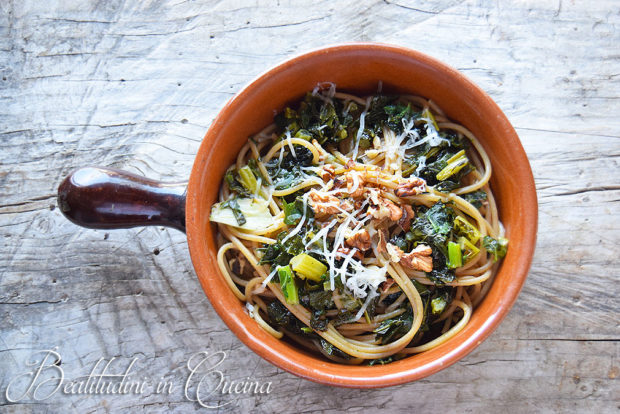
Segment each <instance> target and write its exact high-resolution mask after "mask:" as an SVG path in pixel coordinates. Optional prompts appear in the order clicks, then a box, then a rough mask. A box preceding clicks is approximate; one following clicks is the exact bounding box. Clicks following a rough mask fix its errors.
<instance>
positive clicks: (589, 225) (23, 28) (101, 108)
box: [0, 0, 620, 413]
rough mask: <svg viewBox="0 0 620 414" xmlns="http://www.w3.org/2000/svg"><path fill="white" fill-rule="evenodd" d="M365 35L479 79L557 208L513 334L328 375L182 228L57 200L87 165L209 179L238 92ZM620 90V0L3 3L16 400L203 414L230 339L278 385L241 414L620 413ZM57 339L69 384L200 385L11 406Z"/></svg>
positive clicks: (3, 307) (2, 258) (544, 226)
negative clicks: (307, 361) (205, 148)
mask: <svg viewBox="0 0 620 414" xmlns="http://www.w3.org/2000/svg"><path fill="white" fill-rule="evenodd" d="M343 41H381V42H389V43H395V44H400V45H404V46H407V47H411V48H414V49H418V50H420V51H423V52H425V53H428V54H431V55H433V56H435V57H437V58H439V59H441V60H443V61H444V62H446V63H448V64H449V65H452V66H454V67H456V68H458V69H459V70H461V71H462V72H463V73H465V74H466V75H467V76H469V77H470V78H471V79H472V80H473V81H474V82H476V83H477V84H479V85H480V86H481V87H482V88H483V89H484V90H486V91H487V92H488V93H489V94H490V95H491V96H492V98H493V99H494V100H495V101H496V102H497V103H498V104H499V105H500V107H501V108H502V109H503V110H504V111H505V113H506V114H507V115H508V117H509V119H510V120H511V122H512V123H513V125H514V126H515V127H516V129H517V132H518V133H519V135H520V137H521V140H522V142H523V145H524V147H525V149H526V152H527V154H528V156H529V158H530V160H531V164H532V168H533V171H534V175H535V179H536V183H537V189H538V196H539V202H540V223H539V236H538V242H537V250H536V256H535V260H534V264H533V266H532V271H531V273H530V276H529V278H528V281H527V283H526V285H525V287H524V289H523V292H522V294H521V296H520V298H519V300H518V302H517V304H516V305H515V308H514V309H513V311H512V312H511V313H510V315H509V316H508V317H507V319H506V320H505V321H504V322H503V324H502V325H501V326H500V327H499V329H498V330H497V331H496V332H495V333H494V334H493V335H492V336H491V337H490V338H489V339H488V340H487V341H486V342H485V343H483V344H482V345H481V346H480V347H479V348H477V349H476V351H474V352H473V353H472V354H471V355H469V356H468V357H466V358H465V359H463V360H462V361H460V362H459V363H457V364H455V365H454V366H452V367H450V368H448V369H445V370H443V371H442V372H440V373H438V374H436V375H433V376H431V377H429V378H427V379H425V380H422V381H418V382H415V383H412V384H407V385H404V386H399V387H393V388H388V389H381V390H370V391H369V390H365V391H361V390H343V389H335V388H329V387H325V386H321V385H317V384H314V383H310V382H307V381H305V380H302V379H299V378H297V377H294V376H292V375H290V374H288V373H285V372H282V371H280V370H278V369H276V368H275V367H273V366H272V365H270V364H269V363H267V362H265V361H263V360H261V359H260V358H258V357H257V356H256V355H254V354H252V353H250V352H249V351H248V349H247V348H245V346H244V345H242V344H241V343H240V342H239V340H237V339H236V337H234V336H233V335H232V334H231V333H230V332H229V331H228V329H227V328H226V326H225V325H224V324H223V323H222V322H221V321H220V320H219V318H218V316H217V315H216V314H215V312H214V311H213V310H212V308H211V306H210V305H209V302H208V301H207V299H206V298H205V296H204V294H203V293H202V290H201V289H200V286H199V283H198V281H197V280H196V278H195V275H194V272H193V269H192V265H191V261H190V258H189V254H188V251H187V246H186V241H185V236H184V235H183V234H181V233H180V232H177V231H175V230H168V229H164V228H156V227H152V228H144V229H132V230H117V231H95V230H86V229H81V228H77V227H76V226H74V225H73V224H71V223H69V222H68V221H67V220H65V219H64V218H63V217H62V216H61V214H60V212H59V211H58V209H57V208H55V203H56V201H55V193H56V188H57V186H58V184H59V183H60V181H61V179H62V178H63V177H64V176H65V175H66V174H68V173H69V172H70V171H71V170H72V169H74V168H76V167H79V166H84V165H92V164H95V165H103V166H108V167H115V168H123V169H127V170H129V171H131V172H134V173H139V174H143V175H146V176H148V177H151V178H155V179H165V180H182V179H185V178H187V176H188V173H189V170H190V168H191V165H192V161H193V158H194V154H195V152H196V150H197V148H198V146H199V144H200V141H201V138H202V137H203V135H204V133H205V132H206V129H207V127H208V126H209V123H210V122H211V120H212V119H213V117H214V116H215V115H216V114H217V112H218V110H219V108H221V107H222V105H223V104H224V103H225V101H226V100H227V99H229V98H230V97H231V96H232V95H233V94H234V93H235V92H236V91H238V90H239V89H240V88H241V87H242V86H243V85H244V84H246V83H247V82H249V81H250V80H251V79H252V78H254V77H255V76H256V75H257V74H259V73H261V72H262V71H264V70H266V69H267V68H269V67H270V66H273V65H274V64H276V63H278V62H280V61H282V60H283V59H285V58H287V57H289V56H291V55H293V54H295V53H299V52H302V51H305V50H307V49H309V48H314V47H318V46H322V45H325V44H329V43H334V42H343ZM619 97H620V9H619V8H618V3H617V2H614V1H611V0H601V1H597V2H576V1H568V0H560V1H558V2H535V1H529V0H519V1H517V0H514V1H511V2H492V1H485V0H481V1H452V0H439V1H421V2H409V1H405V0H394V1H391V0H390V1H387V0H385V1H374V0H373V1H371V0H357V1H313V2H311V1H284V0H281V1H278V2H272V1H262V0H261V1H239V0H232V1H207V2H194V1H191V2H188V1H178V0H175V1H158V2H155V1H134V0H126V1H120V0H119V1H108V2H95V1H76V0H72V1H64V2H58V3H56V2H40V1H10V0H5V1H0V188H1V189H2V195H1V196H0V391H2V395H1V396H0V411H2V412H10V413H18V412H20V413H21V412H44V411H49V412H80V413H86V412H132V413H136V412H193V411H199V410H202V408H201V407H200V406H199V405H198V404H196V403H193V402H190V401H188V400H187V399H186V398H185V397H184V395H183V392H182V390H181V385H182V384H183V383H184V381H185V379H186V377H187V369H186V366H185V364H186V362H187V358H188V357H189V356H190V355H192V354H193V353H195V352H199V351H203V350H207V351H211V352H215V351H219V350H224V351H226V352H227V353H228V359H227V361H226V362H225V364H224V366H223V370H224V371H225V373H226V375H227V377H229V378H231V379H244V378H247V377H252V378H255V379H258V380H261V381H272V382H273V384H274V386H275V389H276V391H274V392H272V393H271V394H270V395H259V396H245V397H244V398H241V399H239V400H238V401H237V402H236V403H235V404H230V405H228V406H226V407H224V408H222V409H220V410H219V411H222V412H228V411H230V412H248V411H251V412H280V413H285V412H326V413H330V412H334V413H335V412H345V411H346V412H367V411H369V410H371V409H374V408H379V409H381V410H383V411H385V412H412V411H415V412H437V411H438V410H441V411H442V412H517V413H519V412H523V413H529V412H600V413H606V412H618V410H620V386H619V383H618V379H617V377H618V375H619V374H620V372H619V371H620V322H619V315H620V304H619V302H618V297H619V296H620V288H619V287H618V286H619V285H618V283H617V278H618V276H619V275H620V265H619V263H620V262H619V261H618V258H617V255H618V247H617V246H618V245H619V244H620V220H619V218H620V217H619V214H618V213H619V208H618V207H619V204H618V202H619V201H620V181H619V177H620V175H619V170H620V169H619V157H620V117H618V114H620V103H619V102H620V101H619V99H620V98H619ZM52 347H58V350H59V352H60V353H61V354H62V357H63V360H62V366H63V367H64V368H65V371H66V376H67V377H69V378H75V377H77V376H79V375H84V374H87V373H88V371H89V370H90V369H91V368H92V367H93V365H94V364H95V362H96V361H97V360H98V359H99V358H100V357H105V358H108V359H109V358H112V357H115V356H116V357H118V358H119V359H120V361H124V362H125V363H126V362H127V361H129V360H131V359H132V358H133V357H137V358H138V362H137V364H136V373H138V374H139V375H140V376H145V377H148V378H152V379H154V380H159V379H160V377H162V376H164V377H165V379H167V380H169V381H172V382H174V383H175V384H178V385H179V387H178V388H177V389H175V391H174V392H173V393H172V394H171V395H158V394H154V393H146V394H143V395H139V396H135V395H126V396H100V395H98V396H93V397H89V398H85V397H84V396H70V395H56V396H54V397H53V398H51V399H50V400H48V401H43V402H40V403H37V402H35V401H30V402H26V403H20V404H10V403H9V402H8V401H7V400H6V396H5V395H4V390H5V389H6V386H7V384H8V382H9V381H11V379H12V378H14V377H15V376H16V375H18V374H19V373H22V372H25V362H26V361H27V360H28V358H29V357H30V356H31V355H32V353H33V351H34V350H39V349H49V348H52ZM291 402H294V404H291Z"/></svg>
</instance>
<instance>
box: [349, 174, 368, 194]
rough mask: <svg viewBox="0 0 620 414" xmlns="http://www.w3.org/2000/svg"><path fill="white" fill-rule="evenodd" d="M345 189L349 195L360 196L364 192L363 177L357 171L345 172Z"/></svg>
mask: <svg viewBox="0 0 620 414" xmlns="http://www.w3.org/2000/svg"><path fill="white" fill-rule="evenodd" d="M346 179H347V191H348V192H349V193H350V194H351V197H361V196H362V195H363V194H364V178H363V177H362V175H361V174H360V173H359V172H357V171H349V172H347V174H346Z"/></svg>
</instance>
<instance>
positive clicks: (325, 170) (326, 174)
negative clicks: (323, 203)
mask: <svg viewBox="0 0 620 414" xmlns="http://www.w3.org/2000/svg"><path fill="white" fill-rule="evenodd" d="M319 175H320V176H321V178H322V179H323V181H325V182H328V181H329V180H331V179H333V178H334V177H335V176H336V170H334V166H333V165H331V164H325V165H323V166H322V167H321V169H320V170H319Z"/></svg>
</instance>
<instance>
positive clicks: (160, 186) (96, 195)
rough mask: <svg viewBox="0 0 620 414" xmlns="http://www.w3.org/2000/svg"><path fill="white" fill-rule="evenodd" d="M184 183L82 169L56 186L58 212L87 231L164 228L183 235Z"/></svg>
mask: <svg viewBox="0 0 620 414" xmlns="http://www.w3.org/2000/svg"><path fill="white" fill-rule="evenodd" d="M186 190H187V182H183V183H163V182H160V181H155V180H150V179H148V178H145V177H142V176H139V175H136V174H131V173H128V172H125V171H120V170H115V169H112V168H102V167H85V168H80V169H77V170H75V171H73V172H72V173H71V174H69V175H68V176H67V178H65V179H64V180H63V182H62V183H61V184H60V186H59V187H58V206H59V208H60V211H62V213H63V214H64V215H65V216H66V217H67V218H68V219H69V220H71V221H72V222H74V223H75V224H77V225H79V226H82V227H88V228H91V229H124V228H129V227H137V226H168V227H174V228H175V229H178V230H181V231H183V232H185V193H186Z"/></svg>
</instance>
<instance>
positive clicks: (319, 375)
mask: <svg viewBox="0 0 620 414" xmlns="http://www.w3.org/2000/svg"><path fill="white" fill-rule="evenodd" d="M362 49H363V50H366V51H374V52H377V53H386V52H387V53H393V54H396V55H404V56H405V57H408V58H412V59H414V60H416V61H420V62H423V63H424V64H427V65H430V66H432V67H434V68H438V69H440V70H442V71H444V72H445V73H446V74H447V75H448V76H450V77H452V78H455V79H456V81H458V83H459V84H461V85H463V87H465V88H468V89H469V92H470V93H472V94H474V95H475V98H476V100H477V101H479V102H481V105H483V106H484V107H485V109H486V110H488V111H490V112H492V113H493V114H494V115H496V117H495V118H496V119H495V121H494V122H498V123H499V124H501V126H502V128H504V129H505V130H506V133H507V134H508V135H510V136H509V138H510V140H511V142H510V144H511V145H512V147H511V151H514V157H515V159H516V160H517V163H519V165H520V166H521V169H522V170H523V171H522V176H523V178H524V181H526V182H525V183H524V184H525V185H524V187H523V192H522V194H521V197H522V198H524V199H525V200H526V203H525V206H524V207H523V208H524V210H525V211H526V213H527V214H528V215H529V216H530V217H531V218H532V220H531V223H530V225H529V226H528V227H527V228H526V229H525V230H524V236H523V240H524V241H525V242H526V243H525V246H526V247H525V250H520V252H521V255H520V257H521V258H522V260H520V261H519V262H518V264H516V265H515V267H514V268H511V275H512V276H511V277H513V279H512V282H511V283H510V284H509V285H508V287H507V289H506V290H505V291H504V293H503V294H502V296H501V298H502V301H501V302H500V303H499V306H498V307H497V308H495V309H494V310H493V312H492V313H491V314H490V315H489V316H488V318H487V319H486V321H484V322H483V323H481V324H480V326H479V327H478V328H477V329H476V330H475V332H473V333H472V334H471V335H469V336H468V337H466V338H465V340H464V341H463V342H461V343H459V344H455V346H452V347H450V348H446V350H447V351H446V352H444V353H443V354H442V355H441V357H439V358H436V359H432V360H424V358H422V363H421V364H419V366H416V367H411V368H409V369H405V370H402V371H398V370H395V369H392V370H390V369H383V370H378V368H380V367H367V368H366V369H365V370H364V371H365V374H364V375H360V372H361V371H360V370H357V371H355V373H354V372H353V371H350V368H348V366H346V365H345V366H343V365H339V364H334V363H324V364H319V363H318V362H317V364H315V366H314V367H309V366H305V365H301V364H299V363H297V362H296V361H291V360H290V359H287V358H285V357H283V356H281V355H280V354H278V352H275V351H274V350H271V349H268V348H267V347H266V346H265V344H263V343H262V342H261V341H259V340H257V339H256V338H253V337H251V336H250V335H248V332H247V330H245V329H244V326H243V324H244V322H241V321H239V319H237V318H235V317H234V316H233V315H231V313H229V312H228V311H227V309H225V308H224V307H223V305H222V303H221V302H219V301H218V300H214V299H215V298H216V297H217V296H216V295H218V291H217V290H215V289H214V288H212V286H211V285H210V284H209V283H208V276H209V274H208V272H209V271H210V269H208V268H207V265H206V263H204V258H201V254H204V252H201V251H200V250H201V249H203V247H204V245H203V244H202V243H201V240H200V238H199V237H198V235H199V234H200V226H201V225H203V224H202V223H201V221H200V220H199V219H198V217H199V214H200V213H201V211H200V209H199V203H200V201H199V197H198V194H199V192H200V184H201V180H200V177H201V172H202V171H203V170H204V169H205V168H206V159H207V156H208V154H209V152H210V145H209V141H210V138H211V137H213V136H214V135H216V134H217V133H218V131H219V130H220V129H221V128H222V125H223V123H225V121H226V119H227V118H228V117H229V116H230V114H231V113H232V112H233V111H234V110H235V108H236V107H237V106H238V105H239V104H240V103H241V102H243V101H245V100H246V99H248V97H249V96H251V95H252V93H254V92H255V91H256V90H257V89H258V88H260V85H261V84H262V83H264V82H266V81H267V80H269V79H271V78H272V77H274V76H278V74H280V73H281V72H283V71H285V70H287V68H289V67H291V66H292V65H296V64H299V63H300V62H304V61H307V60H312V59H315V58H317V57H318V56H320V55H322V54H332V53H347V52H351V51H356V50H362ZM431 98H432V97H431ZM259 128H260V127H259ZM259 128H257V130H258V129H259ZM537 227H538V202H537V195H536V189H535V183H534V177H533V174H532V171H531V167H530V164H529V161H528V158H527V156H526V154H525V151H524V149H523V147H522V145H521V142H520V140H519V137H518V135H517V133H516V131H515V130H514V128H513V127H512V125H511V124H510V122H509V121H508V119H507V117H506V115H505V114H504V113H503V111H502V110H501V109H500V108H499V106H498V105H497V104H496V103H495V102H494V101H493V100H492V99H491V98H490V96H489V95H488V94H486V92H484V91H483V90H482V89H481V88H480V87H478V86H477V85H476V84H474V83H473V82H472V81H471V80H469V79H468V78H467V77H466V76H464V75H463V74H462V73H460V72H459V71H457V70H456V69H454V68H452V67H450V66H448V65H446V64H445V63H443V62H441V61H439V60H437V59H435V58H433V57H430V56H428V55H426V54H424V53H422V52H419V51H416V50H413V49H409V48H406V47H402V46H397V45H392V44H385V43H375V42H354V43H340V44H334V45H329V46H325V47H320V48H316V49H313V50H310V51H308V52H305V53H301V54H298V55H296V56H294V57H291V58H288V59H286V60H284V61H282V62H281V63H279V64H277V65H275V66H273V67H271V68H270V69H268V70H266V71H265V72H263V73H262V74H260V75H258V76H257V77H255V78H254V79H253V80H252V81H250V82H249V83H248V84H246V86H245V87H243V88H242V89H241V90H240V91H239V92H237V93H236V94H235V95H234V96H233V97H232V98H231V99H229V100H228V101H227V102H226V104H225V105H224V106H223V107H222V109H221V110H220V111H219V113H218V114H217V116H216V117H215V118H214V119H213V121H212V123H211V125H210V127H209V128H208V130H207V132H206V134H205V137H204V139H203V140H202V143H201V145H200V148H199V150H198V152H197V154H196V158H195V161H194V164H193V167H192V170H191V174H190V179H189V184H188V188H187V198H186V228H187V238H188V246H189V251H190V256H191V259H192V264H193V266H194V269H195V271H196V275H197V277H198V279H199V281H200V283H201V285H202V288H203V290H204V292H205V294H206V296H207V297H208V299H209V301H210V302H211V304H212V306H213V308H214V309H215V311H216V312H217V313H218V315H219V316H220V318H221V319H222V320H223V321H224V323H225V324H226V325H227V326H228V327H229V328H230V329H231V330H232V331H233V333H234V334H235V335H236V336H237V337H238V338H239V339H240V340H241V341H242V342H243V343H244V344H245V345H246V346H248V347H249V348H250V349H252V350H253V351H254V352H255V353H257V354H258V355H259V356H261V357H262V358H264V359H266V360H267V361H269V362H271V363H272V364H274V365H276V366H277V367H279V368H281V369H284V370H286V371H288V372H291V373H293V374H295V375H297V376H300V377H302V378H306V379H309V380H312V381H315V382H318V383H322V384H328V385H335V386H340V387H351V388H379V387H387V386H393V385H399V384H404V383H407V382H411V381H414V380H418V379H421V378H424V377H427V376H429V375H431V374H433V373H436V372H437V371H440V370H441V369H443V368H446V367H448V366H450V365H452V364H454V363H455V362H457V361H458V360H460V359H461V358H463V357H464V356H466V355H467V354H469V353H470V352H471V351H473V349H475V348H476V347H477V346H478V345H480V343H481V342H482V341H484V340H485V339H486V338H487V337H488V336H489V335H490V334H491V333H492V332H493V331H494V330H495V329H496V328H497V326H498V325H499V324H500V322H501V321H502V320H503V319H504V318H505V317H506V315H507V314H508V312H509V311H510V309H511V308H512V306H513V305H514V303H515V301H516V300H517V297H518V295H519V293H520V291H521V289H522V287H523V285H524V283H525V280H526V278H527V275H528V273H529V269H530V266H531V262H532V259H533V255H534V249H535V245H536V233H537ZM498 271H499V270H498ZM217 276H218V277H221V275H220V274H219V271H218V275H217ZM220 293H221V292H220ZM231 295H232V292H231ZM248 320H249V321H251V323H255V322H254V321H253V320H251V319H249V318H248ZM470 323H471V321H470ZM444 345H445V344H444ZM444 345H442V346H444ZM427 352H431V351H427ZM424 354H425V353H422V354H418V355H424ZM407 359H409V358H405V359H404V360H401V361H405V360H407ZM427 359H428V358H427ZM317 361H318V360H317ZM401 361H397V362H395V363H392V364H388V365H386V366H384V367H390V366H391V367H395V366H396V364H399V363H400V362H401ZM329 365H336V366H338V367H341V368H342V371H343V372H344V373H341V374H337V375H336V374H334V371H333V369H327V368H326V367H327V366H329ZM381 368H383V367H381ZM330 371H331V372H330ZM392 371H394V372H392Z"/></svg>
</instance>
